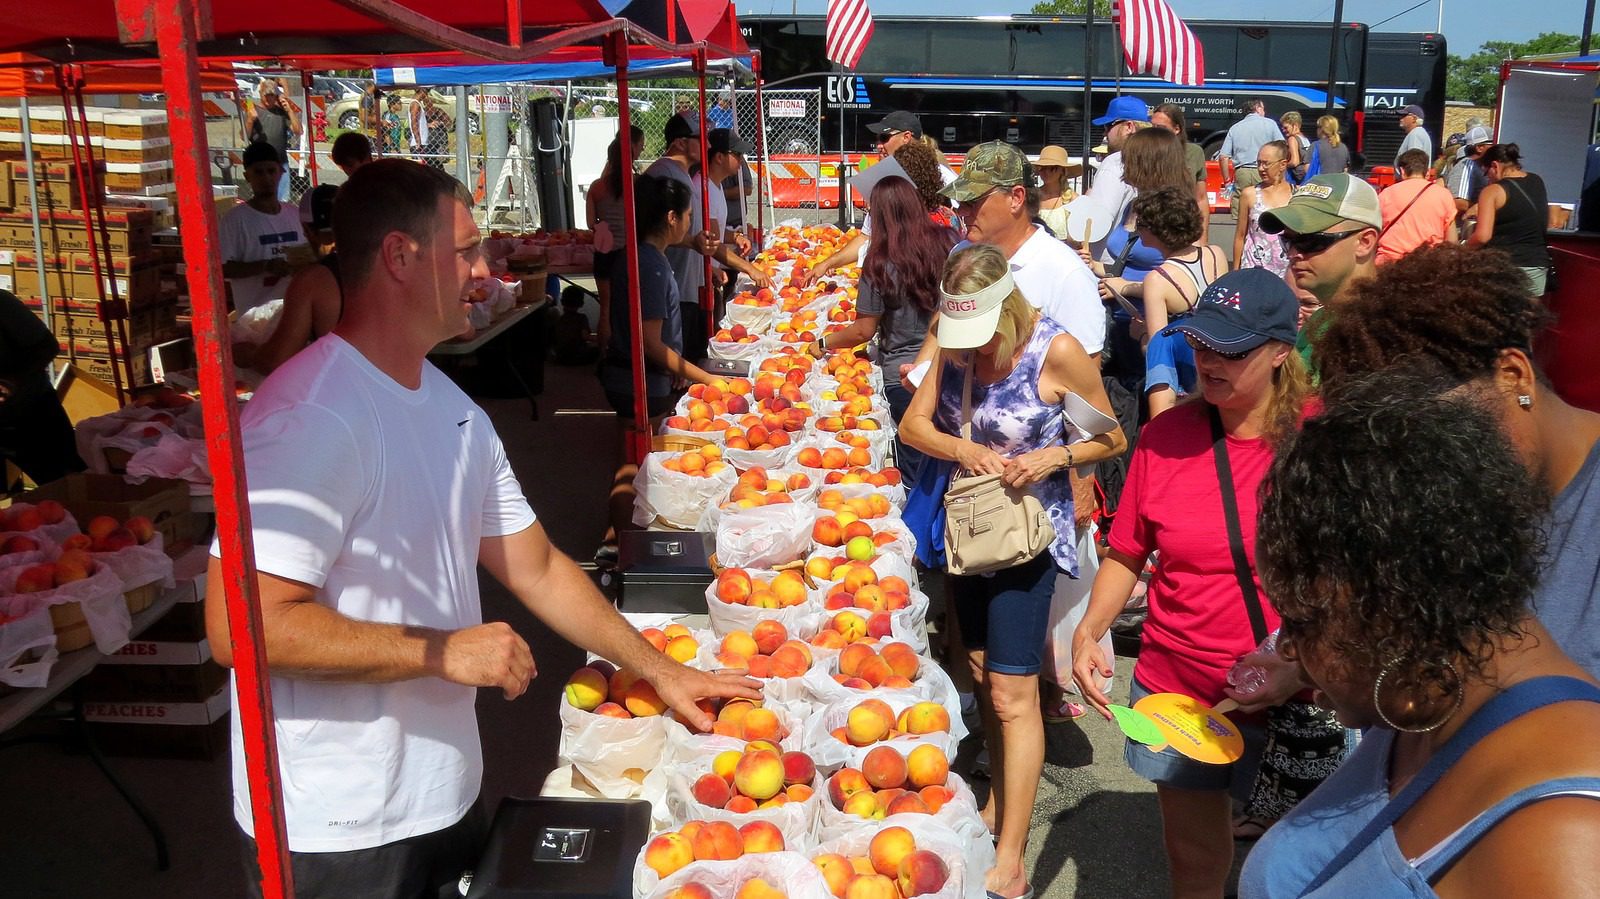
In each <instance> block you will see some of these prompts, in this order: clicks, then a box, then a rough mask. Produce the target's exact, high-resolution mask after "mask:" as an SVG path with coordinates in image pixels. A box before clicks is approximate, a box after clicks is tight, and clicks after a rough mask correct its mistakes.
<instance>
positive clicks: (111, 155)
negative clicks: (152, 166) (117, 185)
mask: <svg viewBox="0 0 1600 899" xmlns="http://www.w3.org/2000/svg"><path fill="white" fill-rule="evenodd" d="M101 158H103V159H105V161H106V167H107V169H110V168H111V167H112V166H114V165H116V164H117V163H123V162H156V161H165V162H166V163H167V165H168V166H171V164H172V140H171V139H170V138H165V137H158V138H153V139H151V140H107V141H105V142H104V143H103V144H102V145H101Z"/></svg>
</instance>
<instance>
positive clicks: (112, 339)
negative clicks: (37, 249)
mask: <svg viewBox="0 0 1600 899" xmlns="http://www.w3.org/2000/svg"><path fill="white" fill-rule="evenodd" d="M80 77H81V74H80V73H77V72H76V71H74V73H73V76H72V78H70V79H69V78H68V73H67V69H65V68H63V67H62V66H56V85H57V86H58V87H59V88H60V89H61V114H62V119H63V125H62V127H63V128H64V129H65V131H66V134H67V145H68V146H69V147H71V148H72V171H73V175H74V177H76V178H77V180H78V188H79V189H80V190H81V191H82V192H83V233H84V239H85V240H86V241H87V242H88V244H89V260H90V265H91V266H92V267H93V270H94V289H95V294H96V296H97V297H98V298H99V300H100V303H99V305H98V306H97V307H96V311H97V313H98V317H99V319H100V325H101V327H102V328H103V329H104V331H105V335H106V356H107V357H108V358H109V360H110V364H111V383H112V386H114V387H115V388H116V390H117V402H118V403H120V404H126V403H127V402H128V393H127V390H126V389H125V388H124V386H123V383H122V370H121V369H120V368H118V367H117V346H118V342H117V339H116V332H115V331H113V330H112V328H111V320H112V319H113V318H120V317H122V316H125V315H126V314H127V310H126V309H124V308H122V304H121V301H120V299H119V298H118V296H117V289H116V285H115V284H112V285H111V300H112V304H111V305H110V306H109V307H108V306H107V304H106V279H105V273H104V272H103V271H102V270H101V268H100V253H99V245H98V244H99V242H98V241H97V240H96V238H95V228H94V212H93V210H94V209H95V208H97V207H98V206H99V205H100V202H99V200H98V199H97V197H98V195H99V191H98V190H97V189H96V188H97V187H99V185H100V182H99V179H97V178H96V177H95V175H94V164H93V163H92V162H90V163H88V164H87V165H86V164H85V162H84V158H83V153H82V152H80V151H79V147H78V135H77V130H78V129H77V124H76V123H74V121H73V119H72V110H73V104H72V97H71V91H70V90H69V86H70V83H71V82H73V81H76V80H77V79H78V78H80ZM82 124H83V143H84V147H83V150H84V151H87V150H88V148H89V147H88V145H89V143H90V140H89V120H88V117H87V116H85V117H84V119H83V123H82ZM52 217H54V214H53V213H52ZM102 224H103V222H102ZM124 336H126V335H124ZM121 346H122V357H123V361H124V362H125V363H126V362H127V358H128V344H127V341H126V340H124V341H122V344H121ZM129 376H130V377H131V376H132V366H129Z"/></svg>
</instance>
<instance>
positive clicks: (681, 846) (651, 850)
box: [644, 833, 697, 877]
mask: <svg viewBox="0 0 1600 899" xmlns="http://www.w3.org/2000/svg"><path fill="white" fill-rule="evenodd" d="M696 855H697V853H696V852H695V849H694V844H693V843H691V842H689V840H688V839H687V838H685V837H684V836H683V835H682V834H678V833H664V834H662V835H661V836H659V837H656V838H655V839H653V840H651V841H650V844H649V845H648V846H646V847H645V849H644V863H645V864H647V865H649V866H650V869H651V870H652V871H655V872H656V875H657V876H659V877H666V876H667V875H668V874H671V873H672V872H674V871H676V870H678V869H679V868H681V867H683V866H684V865H687V864H689V863H690V862H692V861H694V860H695V858H696Z"/></svg>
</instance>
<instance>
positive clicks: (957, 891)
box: [811, 815, 994, 899]
mask: <svg viewBox="0 0 1600 899" xmlns="http://www.w3.org/2000/svg"><path fill="white" fill-rule="evenodd" d="M886 827H904V828H905V829H906V830H909V831H911V836H912V838H913V839H914V840H915V841H916V844H917V848H918V849H927V850H929V851H931V852H933V853H936V854H937V855H938V856H939V857H940V858H942V859H944V863H945V865H946V866H947V867H948V868H949V869H950V879H949V880H946V881H945V885H944V889H942V890H939V891H938V892H937V893H924V894H923V895H922V896H919V897H917V899H985V896H986V895H987V894H986V891H985V890H984V888H983V879H984V877H985V875H987V874H988V873H989V869H990V868H992V867H994V844H993V843H991V842H989V841H988V840H982V839H980V840H969V839H963V838H962V837H961V836H960V835H959V834H957V833H956V832H955V831H952V830H951V829H950V828H948V827H945V826H944V825H942V824H939V823H938V822H936V821H931V820H929V816H928V815H890V816H889V817H887V818H884V819H883V820H881V821H872V822H868V823H867V825H866V826H864V827H858V828H856V829H854V830H851V831H849V832H848V833H845V834H843V835H842V836H839V837H835V838H833V839H830V840H828V841H827V842H825V843H823V844H822V845H820V846H818V847H817V851H816V852H813V853H811V857H812V858H816V857H817V856H819V855H822V854H823V853H828V852H835V853H838V854H839V855H842V856H844V857H846V858H849V857H851V856H855V855H866V854H867V847H868V846H869V845H871V843H872V838H873V837H875V836H877V835H878V832H879V831H881V830H883V829H884V828H886Z"/></svg>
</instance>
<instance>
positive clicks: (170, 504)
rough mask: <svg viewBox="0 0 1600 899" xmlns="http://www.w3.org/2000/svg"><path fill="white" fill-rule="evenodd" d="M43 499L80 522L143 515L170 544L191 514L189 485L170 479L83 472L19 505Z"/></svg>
mask: <svg viewBox="0 0 1600 899" xmlns="http://www.w3.org/2000/svg"><path fill="white" fill-rule="evenodd" d="M80 365H81V363H80ZM69 413H70V410H69ZM76 420H77V419H74V421H76ZM42 499H53V500H55V501H56V502H59V503H61V504H62V505H63V506H66V507H67V511H68V512H71V513H72V517H73V518H76V519H77V520H78V521H81V522H87V521H88V520H89V519H91V518H93V517H95V516H96V515H110V516H112V517H113V518H115V519H117V520H118V521H126V520H127V519H129V518H132V517H133V516H135V515H143V516H145V517H147V518H149V519H150V520H151V521H153V522H155V525H156V527H157V528H158V529H160V531H161V534H162V536H163V537H164V538H165V539H166V541H167V543H168V544H172V543H177V542H178V540H179V537H180V536H181V534H180V528H181V527H184V526H186V525H185V523H183V522H181V521H180V519H181V518H183V517H184V516H186V515H188V514H189V485H188V483H187V482H184V481H179V480H175V479H170V478H151V479H150V480H147V481H145V482H144V483H143V484H129V483H128V482H127V481H124V480H123V479H122V478H121V477H119V476H117V475H110V474H93V473H90V472H83V473H80V474H69V475H67V476H66V477H64V478H61V479H59V480H55V481H51V482H50V483H48V484H45V485H43V486H41V487H38V488H37V489H34V490H30V491H28V492H27V493H25V494H23V495H22V496H20V497H18V501H19V502H27V503H37V502H38V501H39V500H42Z"/></svg>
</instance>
